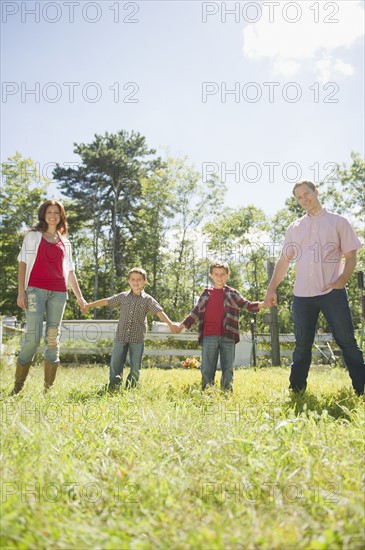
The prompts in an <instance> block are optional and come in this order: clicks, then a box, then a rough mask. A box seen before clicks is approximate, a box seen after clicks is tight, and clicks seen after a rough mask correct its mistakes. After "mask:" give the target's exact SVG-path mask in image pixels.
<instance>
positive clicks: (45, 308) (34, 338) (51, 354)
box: [18, 286, 67, 365]
mask: <svg viewBox="0 0 365 550" xmlns="http://www.w3.org/2000/svg"><path fill="white" fill-rule="evenodd" d="M27 300H28V305H27V309H26V320H27V330H26V333H25V337H24V339H23V341H22V345H21V349H20V352H19V355H18V362H19V363H21V364H22V365H25V364H26V363H28V362H29V361H32V359H33V357H34V355H35V353H36V351H37V347H38V346H39V343H40V341H41V337H42V335H43V319H44V314H46V334H45V344H46V349H45V352H44V358H45V359H47V361H50V362H51V363H57V362H58V361H59V360H60V333H61V322H62V317H63V312H64V311H65V306H66V300H67V292H55V291H51V290H44V289H43V288H35V287H32V286H29V287H28V288H27Z"/></svg>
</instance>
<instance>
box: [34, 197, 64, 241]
mask: <svg viewBox="0 0 365 550" xmlns="http://www.w3.org/2000/svg"><path fill="white" fill-rule="evenodd" d="M49 206H57V208H58V210H59V213H60V218H61V219H60V221H59V223H58V224H57V231H59V232H60V233H61V235H67V233H68V224H67V219H66V212H65V209H64V207H63V204H62V203H60V202H59V201H54V200H48V201H46V202H44V203H43V204H41V205H40V207H39V208H38V223H37V224H36V225H35V226H34V227H32V230H33V231H42V233H44V232H45V231H47V229H48V224H47V222H46V210H47V208H48V207H49Z"/></svg>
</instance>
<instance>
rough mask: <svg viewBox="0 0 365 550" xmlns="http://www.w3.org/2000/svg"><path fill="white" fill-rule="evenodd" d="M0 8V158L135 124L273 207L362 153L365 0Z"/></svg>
mask: <svg viewBox="0 0 365 550" xmlns="http://www.w3.org/2000/svg"><path fill="white" fill-rule="evenodd" d="M1 4H2V41H1V46H2V48H1V49H2V103H1V109H2V160H6V158H7V157H8V156H10V155H13V154H14V153H15V151H16V150H18V151H19V152H20V153H22V154H23V155H24V156H27V157H28V156H30V157H32V158H33V160H34V161H36V162H37V163H38V164H39V166H40V168H41V171H42V172H43V173H44V175H48V176H50V175H51V167H52V165H53V163H55V162H58V163H60V164H66V163H70V162H77V157H76V156H75V155H74V154H73V143H74V142H76V143H80V142H85V143H88V142H91V141H92V140H93V136H94V134H95V133H100V134H103V133H104V132H105V131H108V132H116V131H118V130H121V129H125V130H128V131H131V130H135V131H139V132H140V133H141V134H143V135H144V136H146V139H147V143H148V145H149V146H150V147H155V148H157V149H158V151H159V153H160V154H162V155H164V154H165V151H166V150H168V151H169V153H170V154H171V155H175V156H185V155H186V156H187V157H188V159H189V160H190V162H191V163H192V164H194V165H195V167H196V169H197V170H199V171H201V172H202V176H203V177H206V176H207V175H208V172H216V173H217V174H218V175H219V176H220V178H221V179H225V181H226V184H227V187H228V193H227V199H226V203H227V205H229V206H244V205H247V204H249V203H251V204H255V205H256V206H259V207H261V208H262V209H263V210H264V211H265V212H266V213H267V214H268V215H272V214H274V213H275V212H276V211H277V210H278V209H279V208H282V207H283V206H284V201H285V198H286V197H287V196H288V195H289V194H290V192H291V188H292V186H293V183H295V181H296V176H297V175H299V177H303V178H310V179H312V180H313V179H314V180H317V181H318V178H324V177H326V176H329V175H330V173H331V170H332V164H331V163H333V162H337V161H338V162H347V163H349V161H350V152H351V151H352V150H354V151H357V152H360V153H362V152H363V151H364V123H363V120H364V111H363V100H364V54H363V51H364V2H362V1H351V0H346V1H337V2H323V1H321V2H314V1H313V2H311V1H305V2H301V1H297V2H286V1H281V2H258V1H257V2H199V1H193V2H188V1H181V2H180V1H170V2H167V1H165V2H155V1H148V2H140V1H136V2H117V1H113V2H109V1H102V2H100V1H99V2H83V1H82V0H79V1H69V2H66V1H58V2H51V1H50V2H17V1H9V2H6V1H2V3H1ZM230 10H231V13H229V11H230ZM232 10H235V11H234V12H233V13H232ZM36 18H37V21H36ZM118 19H119V21H118ZM52 21H53V22H52ZM93 21H94V22H93ZM133 21H134V22H133ZM71 82H72V83H74V84H72V85H71V84H65V83H71ZM124 87H125V89H124ZM32 89H33V90H37V92H36V94H31V93H27V91H29V90H32ZM72 89H73V93H74V97H73V98H72V94H71V91H72ZM118 89H119V97H116V94H117V91H118ZM225 90H226V92H227V91H229V90H234V92H235V93H225ZM270 94H271V95H270ZM128 97H129V102H128ZM295 99H297V101H294V100H295ZM36 100H37V101H36ZM123 100H124V101H123ZM130 100H134V102H130ZM225 169H226V172H225ZM229 170H236V173H228V171H229ZM52 193H53V194H54V195H55V196H56V195H57V191H55V188H54V187H52V188H51V194H52Z"/></svg>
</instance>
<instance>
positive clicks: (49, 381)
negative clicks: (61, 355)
mask: <svg viewBox="0 0 365 550" xmlns="http://www.w3.org/2000/svg"><path fill="white" fill-rule="evenodd" d="M59 364H60V362H59V361H57V362H56V363H51V362H50V361H47V359H45V360H44V391H45V393H46V392H47V391H48V390H50V389H51V388H52V386H53V382H54V381H55V378H56V372H57V369H58V365H59Z"/></svg>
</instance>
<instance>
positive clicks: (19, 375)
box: [10, 361, 32, 395]
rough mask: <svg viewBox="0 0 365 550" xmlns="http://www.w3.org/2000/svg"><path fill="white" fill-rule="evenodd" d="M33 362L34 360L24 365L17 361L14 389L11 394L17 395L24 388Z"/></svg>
mask: <svg viewBox="0 0 365 550" xmlns="http://www.w3.org/2000/svg"><path fill="white" fill-rule="evenodd" d="M31 364H32V361H29V362H28V363H26V364H25V365H22V364H21V363H19V361H17V362H16V368H15V383H14V389H13V391H12V392H11V394H10V395H16V394H17V393H19V392H20V391H21V390H22V389H23V386H24V382H25V380H26V378H27V376H28V372H29V369H30V366H31Z"/></svg>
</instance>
